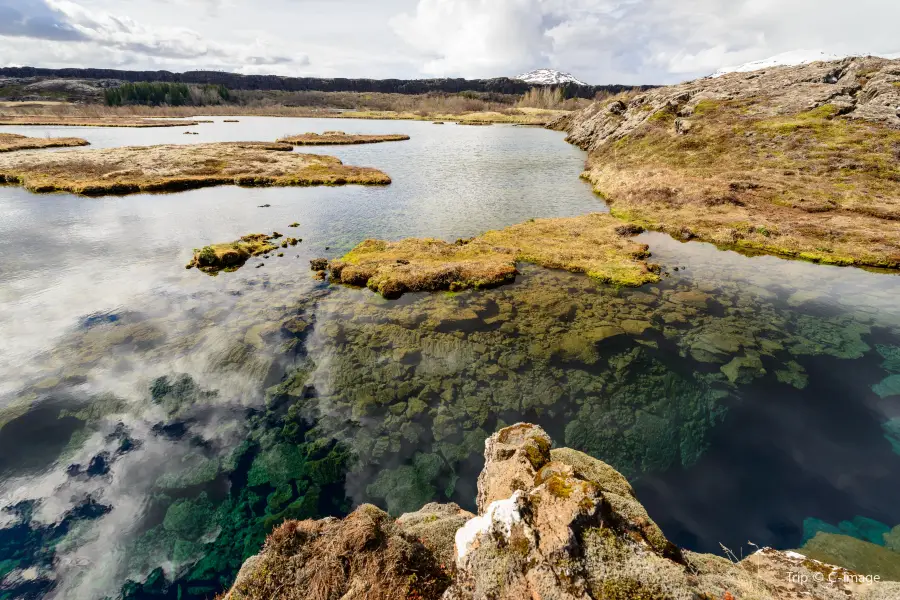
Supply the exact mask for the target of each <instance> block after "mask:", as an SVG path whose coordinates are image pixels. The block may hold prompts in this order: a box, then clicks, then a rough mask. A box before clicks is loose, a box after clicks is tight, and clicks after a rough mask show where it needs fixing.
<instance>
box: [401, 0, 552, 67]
mask: <svg viewBox="0 0 900 600" xmlns="http://www.w3.org/2000/svg"><path fill="white" fill-rule="evenodd" d="M541 4H542V2H541V0H421V1H420V2H419V4H418V6H417V7H416V10H415V12H414V13H412V14H408V13H403V14H400V15H398V16H397V17H395V18H394V19H392V20H391V27H392V28H393V30H394V31H395V32H397V34H398V35H400V37H402V38H403V39H404V40H405V41H406V42H408V43H409V44H410V45H411V46H413V47H414V48H415V49H416V50H418V51H419V52H421V53H422V54H423V55H424V56H425V57H426V58H425V63H424V64H423V67H422V68H423V70H424V71H425V72H426V73H429V74H432V75H463V74H465V75H468V76H495V75H497V74H498V73H500V74H503V73H506V72H508V71H509V70H515V69H520V68H524V67H527V66H529V65H533V64H536V63H540V62H543V61H544V59H545V58H546V55H547V53H548V52H549V50H550V49H551V40H550V38H549V37H547V35H546V33H547V28H546V25H545V23H544V17H545V15H544V14H543V12H542V10H541Z"/></svg>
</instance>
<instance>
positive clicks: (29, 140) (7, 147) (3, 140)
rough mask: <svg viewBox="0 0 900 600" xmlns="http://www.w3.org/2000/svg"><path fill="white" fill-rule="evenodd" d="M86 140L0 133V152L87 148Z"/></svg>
mask: <svg viewBox="0 0 900 600" xmlns="http://www.w3.org/2000/svg"><path fill="white" fill-rule="evenodd" d="M88 145H90V144H88V141H87V140H83V139H81V138H75V137H65V138H34V137H27V136H24V135H17V134H15V133H0V152H13V151H15V150H38V149H40V148H65V147H71V146H88Z"/></svg>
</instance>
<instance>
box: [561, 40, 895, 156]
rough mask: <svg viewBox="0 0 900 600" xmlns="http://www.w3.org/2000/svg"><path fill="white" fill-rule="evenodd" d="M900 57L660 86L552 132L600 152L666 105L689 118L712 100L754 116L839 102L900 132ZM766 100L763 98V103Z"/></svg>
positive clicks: (568, 120)
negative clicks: (739, 105) (743, 104)
mask: <svg viewBox="0 0 900 600" xmlns="http://www.w3.org/2000/svg"><path fill="white" fill-rule="evenodd" d="M897 82H900V60H888V59H883V58H859V57H853V58H846V59H843V60H840V61H834V62H816V63H810V64H806V65H799V66H793V67H789V66H786V67H773V68H771V69H766V70H761V71H753V72H751V73H728V74H726V75H723V76H721V77H706V78H703V79H697V80H695V81H689V82H686V83H682V84H679V85H671V86H664V87H659V88H654V89H651V90H649V91H646V92H643V93H640V94H635V95H632V97H631V98H625V99H614V100H612V101H611V102H609V103H603V102H596V103H594V104H592V105H591V106H589V107H587V108H585V109H583V110H581V111H578V112H576V113H570V114H566V115H563V116H562V117H560V118H558V119H556V121H554V122H552V123H550V125H549V127H550V128H551V129H557V130H560V131H567V132H568V133H569V137H568V138H567V139H568V141H570V142H571V143H573V144H575V145H576V146H578V147H580V148H582V149H583V150H588V151H591V150H595V149H597V148H599V147H600V146H602V145H603V144H604V143H606V142H607V141H613V140H616V139H620V138H622V137H624V136H626V135H629V134H631V133H634V132H636V131H637V130H638V129H639V128H640V126H641V125H643V124H644V123H645V122H647V121H649V120H650V119H652V118H653V116H654V115H656V114H657V113H658V112H659V111H660V110H666V111H669V112H671V113H672V114H673V115H675V116H677V117H678V119H677V120H676V121H673V122H675V123H677V122H679V121H680V123H681V125H682V127H683V126H684V124H685V123H691V121H690V119H691V117H693V116H695V112H696V108H697V106H698V105H700V104H701V103H702V102H703V101H704V100H706V101H742V100H743V101H748V100H749V101H752V102H753V104H752V106H748V108H749V110H750V111H751V112H752V113H755V114H759V115H761V116H777V115H791V114H796V113H800V112H803V111H807V110H811V109H814V108H816V107H819V106H822V105H824V104H835V105H836V106H838V107H839V108H840V112H841V114H843V115H846V116H849V117H851V118H857V119H865V120H869V121H873V122H878V123H883V124H886V125H889V126H892V127H895V128H898V129H900V86H898V85H897ZM760 99H764V100H765V101H764V102H760V101H759V100H760Z"/></svg>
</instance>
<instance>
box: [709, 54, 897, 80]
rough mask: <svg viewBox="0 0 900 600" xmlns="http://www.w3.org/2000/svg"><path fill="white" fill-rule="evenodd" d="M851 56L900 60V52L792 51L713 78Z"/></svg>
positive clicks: (720, 73) (718, 72) (715, 74)
mask: <svg viewBox="0 0 900 600" xmlns="http://www.w3.org/2000/svg"><path fill="white" fill-rule="evenodd" d="M850 56H878V57H880V58H891V59H894V58H900V52H898V53H895V54H877V53H873V54H865V53H861V54H833V53H831V52H825V51H824V50H791V51H790V52H783V53H781V54H776V55H775V56H772V57H769V58H766V59H763V60H756V61H753V62H748V63H746V64H743V65H738V66H732V67H722V68H721V69H719V70H718V71H716V72H715V73H713V75H712V76H713V77H721V76H722V75H725V74H726V73H749V72H750V71H758V70H760V69H770V68H772V67H783V66H789V67H793V66H797V65H806V64H809V63H813V62H818V61H829V60H841V59H842V58H847V57H850Z"/></svg>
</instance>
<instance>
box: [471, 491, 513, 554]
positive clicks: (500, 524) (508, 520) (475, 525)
mask: <svg viewBox="0 0 900 600" xmlns="http://www.w3.org/2000/svg"><path fill="white" fill-rule="evenodd" d="M521 495H522V492H516V493H515V494H513V495H512V497H510V498H507V499H506V500H497V501H495V502H491V505H490V506H489V507H488V509H487V512H485V513H484V514H483V515H482V516H480V517H474V518H472V519H469V520H468V522H466V524H465V525H463V526H462V527H460V528H459V530H457V532H456V557H457V560H458V561H460V560H462V559H463V558H465V556H466V554H467V553H468V552H469V548H470V547H471V546H472V544H473V543H475V540H476V539H478V536H479V535H481V534H490V533H491V532H494V533H498V534H501V535H503V536H504V537H507V538H508V537H509V536H510V532H511V531H512V526H513V525H514V524H515V523H518V522H520V521H521V520H522V515H521V514H520V513H519V508H518V501H519V496H521Z"/></svg>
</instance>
